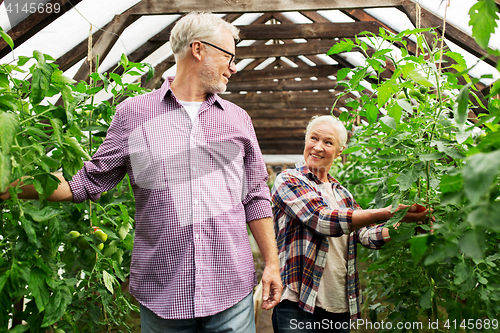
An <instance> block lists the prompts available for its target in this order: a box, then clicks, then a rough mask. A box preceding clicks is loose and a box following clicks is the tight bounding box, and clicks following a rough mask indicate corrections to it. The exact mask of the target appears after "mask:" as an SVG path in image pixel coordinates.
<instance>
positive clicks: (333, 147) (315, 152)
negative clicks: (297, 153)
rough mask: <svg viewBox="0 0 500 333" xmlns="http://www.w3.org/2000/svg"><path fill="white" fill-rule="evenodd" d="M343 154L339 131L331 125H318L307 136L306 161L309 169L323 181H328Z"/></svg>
mask: <svg viewBox="0 0 500 333" xmlns="http://www.w3.org/2000/svg"><path fill="white" fill-rule="evenodd" d="M341 152H342V151H341V150H340V147H339V137H338V134H337V129H336V128H335V127H334V126H332V124H331V123H329V122H324V123H319V124H316V125H314V126H313V127H312V128H311V130H310V131H309V133H308V134H307V137H306V142H305V147H304V160H305V162H306V165H307V168H308V169H309V170H310V171H311V172H312V173H314V174H315V175H316V176H317V177H318V178H319V179H320V180H321V181H323V182H327V181H328V178H327V174H328V171H329V170H330V168H331V166H332V164H333V161H334V160H335V159H336V158H337V157H338V156H339V155H340V153H341Z"/></svg>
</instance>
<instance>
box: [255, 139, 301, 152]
mask: <svg viewBox="0 0 500 333" xmlns="http://www.w3.org/2000/svg"><path fill="white" fill-rule="evenodd" d="M259 146H260V149H261V151H262V153H263V154H266V155H270V154H286V155H291V154H302V153H303V151H304V143H303V142H299V141H296V142H294V141H292V142H290V141H288V140H284V141H279V140H270V141H262V142H261V141H259Z"/></svg>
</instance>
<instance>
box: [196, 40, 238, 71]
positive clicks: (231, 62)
mask: <svg viewBox="0 0 500 333" xmlns="http://www.w3.org/2000/svg"><path fill="white" fill-rule="evenodd" d="M200 43H203V44H207V45H210V46H211V47H215V48H216V49H217V50H219V51H222V52H224V53H225V54H229V55H230V56H231V59H229V67H231V65H235V66H236V63H235V62H234V57H235V54H234V53H231V52H229V51H226V50H224V49H223V48H222V47H218V46H217V45H214V44H212V43H209V42H204V41H202V40H200ZM189 46H190V47H191V46H193V43H191V44H189Z"/></svg>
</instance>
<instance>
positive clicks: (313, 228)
mask: <svg viewBox="0 0 500 333" xmlns="http://www.w3.org/2000/svg"><path fill="white" fill-rule="evenodd" d="M328 179H329V181H330V183H331V184H332V189H333V191H334V193H336V194H337V197H340V198H342V200H341V201H339V202H338V204H339V206H340V209H338V210H334V209H331V208H330V207H329V206H328V203H327V201H326V199H325V198H323V196H322V195H321V192H320V191H319V190H318V188H317V187H316V185H317V184H320V183H321V181H320V180H319V179H318V178H317V177H316V176H315V175H314V174H313V173H312V172H310V171H309V169H308V168H307V166H305V165H302V164H300V163H299V164H297V168H296V169H288V170H285V171H283V172H282V173H281V174H279V175H278V176H277V177H276V180H275V182H274V186H273V188H272V190H271V195H272V201H273V215H274V221H275V223H274V228H275V233H276V237H277V243H278V251H279V258H280V267H281V279H282V282H283V284H284V285H285V286H286V287H288V288H290V289H291V290H292V291H294V292H296V293H298V294H299V297H300V300H299V307H300V308H301V309H303V310H304V311H307V312H310V313H313V312H314V307H315V304H316V296H317V293H318V288H319V283H320V280H321V276H322V275H323V270H324V268H325V264H326V258H327V253H328V246H329V245H328V238H327V237H326V236H333V237H336V236H341V235H343V234H349V254H348V260H347V297H348V301H349V312H350V314H351V319H358V318H360V317H361V316H360V313H361V303H362V302H363V295H362V294H361V291H360V286H359V278H358V272H357V269H356V243H360V244H362V245H363V246H366V247H368V248H371V249H379V248H380V247H381V246H382V245H384V244H385V241H384V240H383V237H382V229H383V224H380V225H377V226H373V227H364V228H361V229H358V230H356V231H354V232H352V213H353V211H354V210H356V209H361V207H360V206H359V205H358V204H357V203H356V201H354V198H353V197H352V195H351V193H349V191H347V189H345V188H344V187H342V186H341V185H340V184H339V182H338V181H337V180H335V179H334V178H333V177H332V176H330V175H328Z"/></svg>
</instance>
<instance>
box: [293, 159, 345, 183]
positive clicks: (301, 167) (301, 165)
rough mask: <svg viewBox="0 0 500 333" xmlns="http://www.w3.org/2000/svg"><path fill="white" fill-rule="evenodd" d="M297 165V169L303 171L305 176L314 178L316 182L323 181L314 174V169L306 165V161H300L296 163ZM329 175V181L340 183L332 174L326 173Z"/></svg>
mask: <svg viewBox="0 0 500 333" xmlns="http://www.w3.org/2000/svg"><path fill="white" fill-rule="evenodd" d="M295 167H296V168H297V170H298V171H299V172H300V173H302V174H303V175H304V176H306V177H307V178H309V179H311V180H313V181H314V182H315V183H316V184H321V183H322V181H321V180H319V178H318V177H317V176H316V175H315V174H314V173H312V171H310V170H309V168H308V167H307V165H305V163H302V162H298V163H296V164H295ZM326 176H327V177H328V181H329V182H330V183H332V184H333V183H336V184H339V182H338V181H337V180H336V179H335V178H333V177H332V176H331V175H330V174H327V175H326Z"/></svg>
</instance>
